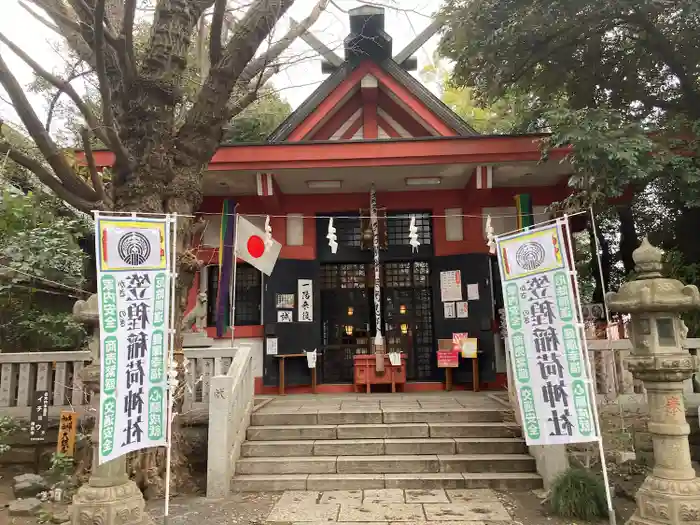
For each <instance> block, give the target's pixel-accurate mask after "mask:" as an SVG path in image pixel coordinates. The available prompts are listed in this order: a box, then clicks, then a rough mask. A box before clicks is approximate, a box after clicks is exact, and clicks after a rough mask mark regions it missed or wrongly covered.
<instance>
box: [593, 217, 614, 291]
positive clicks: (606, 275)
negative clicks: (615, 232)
mask: <svg viewBox="0 0 700 525" xmlns="http://www.w3.org/2000/svg"><path fill="white" fill-rule="evenodd" d="M597 233H598V239H597V240H596V236H595V232H594V229H593V224H592V223H589V226H588V236H589V238H590V243H591V265H590V268H591V273H592V274H593V279H594V280H595V289H594V290H593V298H592V299H593V302H594V303H603V302H604V299H605V292H606V291H607V290H608V286H609V283H610V269H611V265H610V246H609V244H608V241H607V240H606V239H605V237H604V236H603V234H602V233H601V232H600V230H598V231H597ZM598 249H600V263H601V264H600V265H599V264H598V255H597V250H598ZM601 273H602V276H603V280H601Z"/></svg>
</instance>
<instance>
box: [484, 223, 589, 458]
mask: <svg viewBox="0 0 700 525" xmlns="http://www.w3.org/2000/svg"><path fill="white" fill-rule="evenodd" d="M496 242H497V245H498V251H497V253H498V262H499V267H500V272H501V280H502V283H503V302H504V305H505V311H506V324H507V333H508V343H509V344H508V345H507V346H508V349H509V351H510V363H511V367H512V370H513V378H514V381H515V387H516V391H517V394H518V402H519V405H520V413H521V415H522V421H523V426H524V430H525V439H526V441H527V444H528V445H554V444H566V443H581V442H587V441H596V440H597V439H598V438H597V436H596V431H595V429H596V425H595V421H594V417H593V412H592V410H591V406H592V405H591V402H590V399H591V398H590V392H589V384H590V383H589V379H588V378H587V377H586V367H585V363H584V361H583V359H584V356H583V352H582V348H583V347H582V342H581V334H580V329H579V326H578V319H577V315H576V303H575V301H576V299H575V296H574V292H573V285H572V282H571V272H570V267H569V261H568V259H567V257H566V252H565V248H564V235H563V231H562V228H561V223H559V222H557V223H556V224H553V225H549V226H545V227H542V228H538V229H536V230H529V231H526V232H522V233H518V234H515V235H508V236H504V237H498V238H497V240H496Z"/></svg>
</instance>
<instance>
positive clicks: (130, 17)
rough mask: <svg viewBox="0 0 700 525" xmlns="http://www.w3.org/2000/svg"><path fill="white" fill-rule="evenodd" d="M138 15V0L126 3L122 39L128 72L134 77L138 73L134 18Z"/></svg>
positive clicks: (130, 0) (129, 0)
mask: <svg viewBox="0 0 700 525" xmlns="http://www.w3.org/2000/svg"><path fill="white" fill-rule="evenodd" d="M135 17H136V0H126V1H125V3H124V21H123V22H122V31H121V40H122V45H123V46H124V62H125V64H124V65H125V67H126V70H127V73H128V74H129V75H130V76H131V77H132V78H133V76H134V75H135V73H136V57H135V55H134V18H135Z"/></svg>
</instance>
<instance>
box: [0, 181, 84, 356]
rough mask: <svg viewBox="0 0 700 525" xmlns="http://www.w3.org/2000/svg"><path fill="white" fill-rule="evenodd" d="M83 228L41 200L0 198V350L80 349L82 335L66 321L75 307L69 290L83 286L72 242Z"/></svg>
mask: <svg viewBox="0 0 700 525" xmlns="http://www.w3.org/2000/svg"><path fill="white" fill-rule="evenodd" d="M88 228H89V224H88V222H87V220H86V219H84V218H81V217H76V216H75V215H74V214H73V213H71V212H70V211H69V210H68V209H67V208H66V207H65V206H64V205H63V204H62V203H60V202H59V201H57V200H56V199H54V198H51V197H48V196H46V195H37V194H31V193H30V194H28V195H24V194H19V195H15V194H12V193H10V192H9V191H6V192H5V193H3V194H2V195H1V196H0V265H2V266H0V341H1V343H0V344H1V346H0V348H1V349H2V350H4V351H12V350H14V351H21V350H42V349H62V348H65V349H72V348H76V347H79V346H80V345H81V344H82V341H83V339H84V336H85V331H84V329H83V327H82V325H80V324H79V323H77V322H75V321H74V320H73V319H72V318H71V316H70V312H71V308H72V303H73V302H75V297H71V295H73V296H74V295H75V294H74V293H71V291H70V289H80V288H81V287H82V286H83V284H84V278H83V265H84V261H85V254H84V252H83V251H82V250H81V249H80V247H79V245H78V240H79V239H80V238H81V237H82V236H83V235H84V234H85V233H86V232H87V231H88ZM12 270H16V272H14V271H12ZM66 287H67V288H66Z"/></svg>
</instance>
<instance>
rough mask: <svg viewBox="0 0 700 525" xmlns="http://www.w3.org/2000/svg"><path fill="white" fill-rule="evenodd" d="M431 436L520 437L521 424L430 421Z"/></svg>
mask: <svg viewBox="0 0 700 525" xmlns="http://www.w3.org/2000/svg"><path fill="white" fill-rule="evenodd" d="M428 431H429V432H430V437H431V438H496V437H520V435H521V432H520V426H519V425H516V424H515V423H499V422H485V423H430V424H429V425H428Z"/></svg>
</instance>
